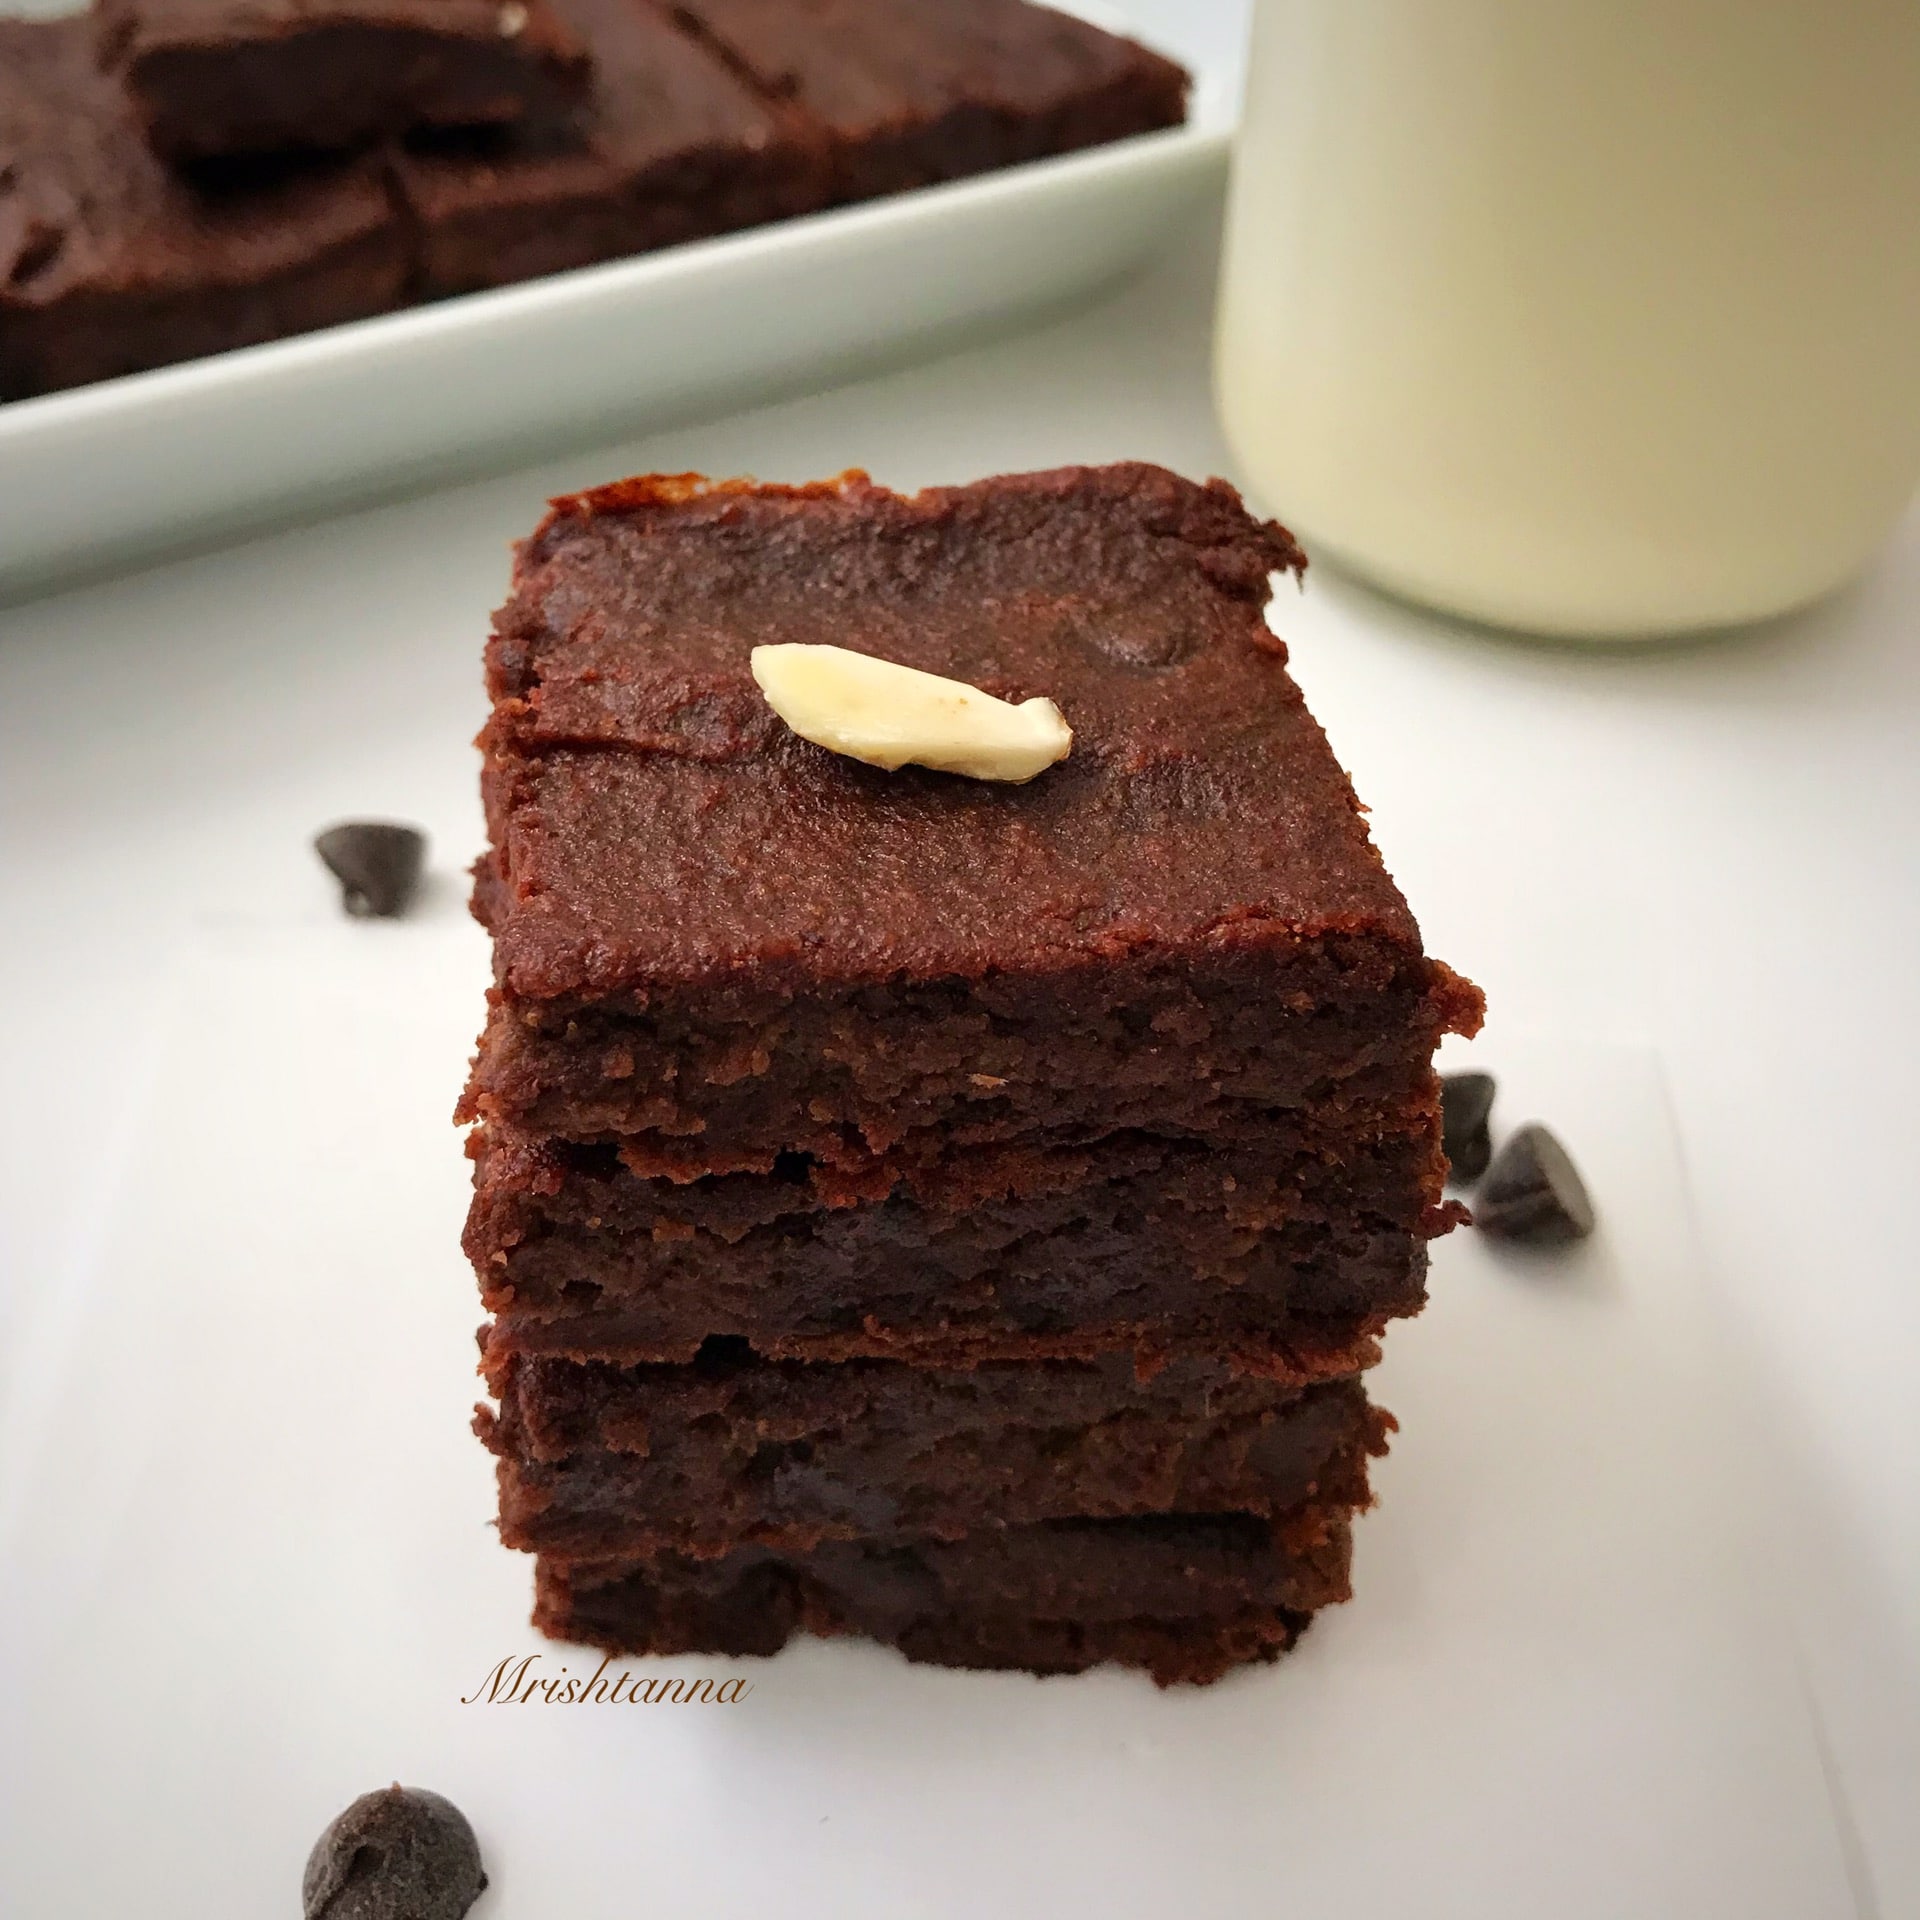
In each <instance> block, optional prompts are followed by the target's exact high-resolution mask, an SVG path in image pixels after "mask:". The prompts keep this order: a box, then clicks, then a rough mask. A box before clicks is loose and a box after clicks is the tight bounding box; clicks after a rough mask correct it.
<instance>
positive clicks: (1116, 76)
mask: <svg viewBox="0 0 1920 1920" xmlns="http://www.w3.org/2000/svg"><path fill="white" fill-rule="evenodd" d="M673 11H674V14H675V16H676V17H677V18H678V19H679V20H681V21H682V22H684V23H685V24H686V25H687V26H688V27H689V28H690V29H691V30H693V31H695V32H697V33H699V34H700V35H702V36H703V37H704V38H705V39H706V40H708V41H709V42H710V44H712V45H713V46H715V47H717V48H719V49H721V50H722V51H723V52H724V53H725V55H726V56H727V58H728V59H729V60H731V61H732V62H733V63H734V64H735V65H736V66H737V67H738V69H739V70H740V71H741V72H742V73H744V74H747V75H748V76H750V77H751V78H752V80H753V81H754V83H755V84H756V85H757V86H758V87H759V88H760V89H761V90H762V91H763V92H764V93H765V94H767V95H768V96H769V97H770V98H774V99H784V100H791V101H792V102H793V103H794V104H795V105H796V106H798V107H800V108H802V109H803V110H804V111H805V112H806V113H807V114H808V115H809V117H810V118H812V119H813V120H815V121H817V122H818V123H819V124H821V125H822V126H823V127H825V128H826V130H827V132H828V135H829V139H830V143H831V154H832V162H833V169H834V192H835V196H836V198H839V199H843V200H859V199H866V198H869V197H871V196H873V195H876V194H885V193H896V192H898V191H900V190H901V189H903V188H907V187H916V186H923V185H926V184H929V183H931V182H934V181H941V180H953V179H957V178H959V177H960V176H962V175H965V174H973V173H984V172H986V171H988V170H989V169H991V168H994V167H1004V166H1010V165H1013V164H1014V163H1016V162H1018V161H1022V160H1032V159H1037V158H1039V157H1040V156H1042V155H1044V154H1052V153H1064V152H1067V151H1069V150H1070V149H1072V148H1075V147H1087V146H1094V145H1098V144H1099V143H1101V142H1104V141H1108V140H1117V139H1121V138H1123V137H1125V136H1126V135H1128V134H1134V133H1144V132H1147V131H1150V130H1152V129H1154V128H1157V127H1170V126H1177V125H1178V124H1179V123H1180V121H1181V120H1183V119H1184V118H1185V116H1186V94H1187V84H1188V83H1187V75H1186V74H1185V72H1183V71H1182V69H1181V68H1179V67H1178V66H1176V65H1175V64H1174V63H1173V62H1172V61H1170V60H1165V59H1162V58H1161V57H1160V55H1158V54H1156V53H1152V52H1150V51H1149V50H1148V49H1147V48H1145V47H1142V46H1140V45H1138V44H1137V43H1136V42H1134V41H1131V40H1125V39H1121V38H1119V37H1118V36H1117V35H1114V34H1110V33H1103V32H1102V31H1101V30H1100V29H1099V28H1098V27H1094V26H1090V25H1088V24H1087V23H1086V22H1085V21H1082V20H1076V19H1073V18H1072V17H1070V16H1069V15H1066V14H1062V13H1056V12H1054V11H1053V10H1052V9H1051V8H1048V7H1039V6H1029V5H1027V4H1026V3H1025V0H946V3H945V4H933V3H932V0H674V5H673Z"/></svg>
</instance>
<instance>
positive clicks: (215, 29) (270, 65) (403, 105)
mask: <svg viewBox="0 0 1920 1920" xmlns="http://www.w3.org/2000/svg"><path fill="white" fill-rule="evenodd" d="M97 7H98V13H99V21H100V41H99V47H100V58H101V61H102V63H103V64H104V65H105V66H106V67H107V68H108V70H109V71H111V72H113V73H115V74H117V75H119V76H121V77H122V78H123V79H124V81H125V84H126V87H127V90H128V92H129V93H130V94H131V95H132V96H133V99H134V102H135V104H136V106H137V107H138V109H139V112H140V115H141V117H142V119H143V120H144V122H145V124H146V128H147V134H148V138H149V139H150V140H151V141H152V143H153V146H154V148H155V150H156V151H157V152H159V153H161V154H164V155H165V156H166V157H167V158H169V159H173V160H198V159H207V158H212V157H220V156H227V155H234V154H249V153H277V152H281V151H285V150H288V149H299V148H347V147H357V146H364V145H367V144H369V143H371V142H373V141H377V140H381V139H385V138H388V137H390V136H394V135H398V134H402V133H407V132H410V131H412V130H413V129H415V128H418V127H464V126H487V125H494V124H498V123H504V122H510V121H515V120H519V119H522V118H525V117H527V116H528V115H537V114H550V113H554V112H558V111H561V110H563V109H564V108H566V107H568V106H571V105H572V104H574V103H575V102H577V101H579V100H580V99H581V98H582V97H583V96H584V95H585V93H586V88H587V75H588V57H587V52H586V49H585V47H584V46H583V45H582V44H581V43H580V41H579V40H578V39H577V38H576V37H575V35H574V34H573V33H572V32H570V31H569V30H568V28H567V27H566V26H565V25H564V24H563V23H562V22H561V20H560V19H559V17H558V16H557V15H556V14H555V13H554V12H553V10H552V9H551V7H550V6H549V5H548V4H547V0H97Z"/></svg>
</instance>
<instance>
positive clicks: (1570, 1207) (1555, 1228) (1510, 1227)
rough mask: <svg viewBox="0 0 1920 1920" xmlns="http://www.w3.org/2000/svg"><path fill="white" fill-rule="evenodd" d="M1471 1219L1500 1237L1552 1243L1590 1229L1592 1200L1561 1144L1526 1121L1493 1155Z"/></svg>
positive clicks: (1582, 1235) (1581, 1237)
mask: <svg viewBox="0 0 1920 1920" xmlns="http://www.w3.org/2000/svg"><path fill="white" fill-rule="evenodd" d="M1473 1223H1474V1225H1475V1226H1477V1227H1479V1228H1480V1229H1482V1231H1484V1232H1486V1233H1493V1234H1498V1235H1499V1236H1500V1237H1501V1238H1502V1239H1505V1240H1520V1241H1525V1242H1527V1243H1528V1244H1530V1245H1533V1246H1552V1245H1555V1244H1557V1243H1559V1242H1562V1241H1567V1240H1584V1239H1585V1238H1586V1237H1587V1235H1588V1234H1590V1233H1591V1232H1592V1231H1593V1202H1592V1200H1590V1199H1589V1198H1588V1197H1587V1186H1586V1182H1585V1181H1584V1180H1582V1179H1581V1178H1580V1174H1579V1170H1578V1169H1577V1168H1576V1167H1575V1166H1574V1164H1573V1162H1572V1160H1571V1159H1569V1158H1568V1156H1567V1150H1566V1148H1565V1147H1563V1146H1562V1145H1561V1144H1560V1142H1559V1141H1558V1140H1556V1139H1555V1138H1554V1137H1553V1135H1552V1134H1550V1133H1549V1132H1548V1131H1547V1130H1546V1128H1545V1127H1543V1126H1539V1125H1537V1124H1531V1123H1530V1124H1529V1125H1527V1126H1524V1127H1522V1128H1521V1129H1520V1130H1519V1132H1517V1133H1516V1134H1515V1135H1514V1136H1513V1138H1512V1139H1510V1140H1509V1141H1508V1142H1507V1144H1506V1145H1505V1146H1504V1147H1502V1148H1501V1149H1500V1151H1499V1153H1498V1154H1497V1155H1496V1156H1495V1158H1494V1162H1493V1165H1492V1167H1490V1168H1489V1169H1488V1171H1487V1177H1486V1179H1485V1181H1483V1182H1482V1184H1481V1187H1480V1191H1479V1192H1478V1193H1477V1194H1476V1195H1475V1196H1474V1202H1473Z"/></svg>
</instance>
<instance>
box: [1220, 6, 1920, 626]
mask: <svg viewBox="0 0 1920 1920" xmlns="http://www.w3.org/2000/svg"><path fill="white" fill-rule="evenodd" d="M1215 383H1216V393H1217V399H1218V404H1219V410H1220V416H1221V421H1222V424H1223V426H1224V429H1225V431H1226V434H1227V437H1228V439H1229V441H1230V443H1231V444H1232V447H1233V450H1234V452H1235V454H1236V455H1237V457H1238V459H1239V461H1240V462H1241V465H1242V468H1243V471H1244V474H1245V476H1246V478H1247V479H1248V481H1249V482H1250V485H1251V489H1252V492H1253V494H1254V496H1255V498H1256V499H1257V500H1258V502H1259V503H1260V504H1261V505H1262V506H1264V507H1265V508H1266V509H1267V510H1268V511H1270V512H1272V513H1275V514H1277V515H1278V516H1279V517H1280V518H1281V519H1283V520H1284V521H1286V523H1287V524H1288V525H1289V526H1290V527H1291V528H1292V529H1293V531H1294V532H1295V533H1296V534H1298V535H1299V536H1300V538H1301V540H1302V542H1303V544H1304V545H1305V546H1306V548H1307V551H1308V553H1309V554H1320V555H1323V556H1324V557H1326V558H1328V559H1331V560H1334V561H1335V562H1337V563H1342V564H1344V565H1346V566H1347V567H1349V568H1351V569H1352V570H1354V571H1355V572H1357V573H1359V574H1361V575H1363V576H1366V577H1368V578H1371V579H1372V580H1374V581H1375V582H1377V583H1378V584H1380V585H1382V586H1384V587H1386V588H1388V589H1389V590H1392V591H1395V592H1398V593H1401V594H1404V595H1407V596H1409V597H1411V598H1414V599H1417V600H1421V601H1425V602H1428V603H1430V604H1432V605H1434V606H1438V607H1441V608H1444V609H1447V610H1449V611H1451V612H1455V613H1459V614H1463V615H1466V616H1468V617H1470V618H1474V619H1480V620H1486V621H1490V622H1494V623H1497V624H1500V625H1506V626H1513V627H1520V628H1525V629H1529V630H1531V631H1535V632H1541V633H1550V634H1564V635H1587V636H1637V635H1654V634H1668V633H1677V632H1684V631H1687V630H1690V629H1695V628H1704V627H1715V626H1724V625H1731V624H1735V623H1739V622H1744V621H1750V620H1755V619H1759V618H1762V617H1764V616H1766V615H1769V614H1774V613H1779V612H1782V611H1784V610H1786V609H1788V608H1792V607H1796V606H1799V605H1801V604H1802V603H1804V602H1807V601H1809V600H1812V599H1814V598H1816V597H1817V596H1819V595H1820V594H1823V593H1825V592H1827V591H1828V590H1829V589H1831V588H1833V587H1835V586H1838V585H1839V584H1840V583H1841V582H1842V581H1844V580H1845V579H1846V578H1847V577H1848V576H1849V575H1850V574H1852V573H1853V572H1854V571H1855V570H1856V569H1858V568H1859V567H1860V566H1861V565H1862V564H1863V563H1864V562H1865V561H1866V559H1867V558H1868V556H1869V555H1870V554H1871V553H1872V552H1873V550H1874V548H1875V547H1876V546H1877V545H1878V544H1879V543H1880V541H1881V540H1882V539H1883V538H1884V537H1885V536H1886V534H1887V533H1888V532H1889V531H1890V529H1891V528H1892V527H1893V525H1894V523H1895V522H1896V521H1897V520H1898V519H1899V517H1900V515H1901V514H1902V512H1903V510H1904V509H1905V508H1906V506H1907V504H1908V502H1909V500H1910V499H1911V497H1912V494H1913V489H1914V486H1915V483H1916V480H1920V0H1259V4H1258V9H1257V16H1256V24H1255V33H1254V46H1253V55H1252V65H1251V71H1250V75H1249V80H1248V89H1247V104H1246V114H1245V120H1244V123H1243V125H1242V129H1241V133H1240V138H1239V145H1238V150H1237V153H1236V157H1235V167H1234V179H1233V187H1232V194H1231V199H1230V207H1229V216H1228V228H1227V246H1226V259H1225V267H1224V273H1223V279H1222V286H1221V298H1220V308H1219V319H1218V336H1217V340H1216V354H1215Z"/></svg>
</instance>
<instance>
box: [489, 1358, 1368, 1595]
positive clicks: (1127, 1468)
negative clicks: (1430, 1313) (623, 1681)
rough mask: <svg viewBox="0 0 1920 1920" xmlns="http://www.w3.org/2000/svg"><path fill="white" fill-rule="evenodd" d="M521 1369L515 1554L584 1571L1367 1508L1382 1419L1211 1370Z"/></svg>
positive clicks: (1308, 1393)
mask: <svg viewBox="0 0 1920 1920" xmlns="http://www.w3.org/2000/svg"><path fill="white" fill-rule="evenodd" d="M715 1348H716V1350H717V1351H716V1352H715V1354H714V1357H712V1358H710V1359H709V1358H703V1359H702V1360H701V1361H699V1362H697V1363H696V1364H695V1365H693V1366H690V1367H629V1368H618V1367H611V1366H605V1365H599V1364H587V1365H581V1364H577V1363H575V1362H571V1361H565V1360H526V1359H507V1360H504V1361H500V1362H498V1363H497V1364H495V1365H494V1366H493V1367H492V1368H490V1370H489V1371H490V1374H491V1380H492V1385H493V1388H494V1391H495V1392H496V1393H497V1395H498V1396H499V1401H500V1409H499V1412H498V1414H497V1415H496V1414H493V1413H490V1412H487V1411H486V1410H484V1409H483V1410H482V1413H481V1415H480V1418H479V1429H480V1431H481V1433H482V1435H483V1437H484V1438H485V1439H486V1441H487V1444H488V1445H489V1446H490V1447H491V1448H492V1449H493V1451H494V1452H495V1454H496V1455H497V1456H498V1457H499V1462H500V1469H499V1473H500V1537H501V1539H502V1540H503V1541H505V1543H506V1544H507V1545H508V1546H511V1547H519V1548H523V1549H526V1550H530V1551H538V1552H543V1553H549V1554H559V1555H567V1556H572V1557H575V1558H581V1559H596V1560H603V1559H609V1558H613V1557H617V1556H621V1555H645V1554H653V1553H660V1552H682V1553H691V1554H694V1555H711V1554H714V1553H720V1552H725V1551H727V1550H728V1549H730V1548H732V1547H735V1546H739V1545H742V1544H747V1543H757V1544H760V1545H764V1546H774V1547H782V1548H791V1547H807V1546H811V1545H814V1544H816V1543H817V1542H819V1541H821V1540H852V1539H860V1540H867V1541H897V1540H902V1539H912V1538H916V1537H919V1536H921V1535H934V1536H937V1537H942V1538H948V1539H951V1538H954V1537H957V1536H958V1535H960V1534H962V1533H966V1532H969V1531H977V1530H979V1529H982V1528H993V1527H1000V1526H1018V1525H1027V1524H1032V1523H1034V1522H1037V1521H1042V1520H1056V1519H1065V1518H1070V1517H1076V1516H1092V1517H1099V1518H1109V1519H1111V1518H1119V1517H1123V1516H1130V1515H1138V1514H1150V1513H1250V1514H1255V1515H1259V1516H1261V1517H1263V1518H1268V1519H1272V1518H1276V1517H1278V1516H1279V1515H1282V1514H1285V1513H1287V1512H1289V1511H1290V1510H1292V1509H1293V1508H1295V1507H1297V1506H1300V1505H1301V1504H1303V1503H1304V1502H1306V1501H1309V1500H1312V1499H1314V1498H1317V1497H1329V1498H1330V1497H1333V1496H1334V1494H1335V1493H1338V1495H1339V1496H1340V1497H1341V1498H1342V1499H1343V1500H1347V1501H1348V1502H1349V1503H1350V1504H1352V1505H1364V1504H1365V1501H1366V1459H1367V1454H1368V1451H1369V1450H1370V1449H1377V1448H1379V1447H1382V1446H1383V1445H1384V1431H1385V1427H1384V1421H1383V1416H1381V1415H1379V1414H1377V1413H1376V1412H1375V1411H1374V1409H1373V1408H1371V1407H1370V1406H1369V1405H1368V1404H1367V1400H1366V1396H1365V1394H1364V1392H1363V1391H1362V1389H1361V1387H1360V1385H1359V1383H1358V1382H1357V1381H1352V1380H1341V1381H1330V1382H1327V1383H1325V1384H1322V1385H1317V1386H1311V1387H1296V1386H1292V1385H1289V1384H1283V1383H1280V1382H1276V1381H1272V1380H1267V1379H1263V1378H1260V1377H1258V1376H1256V1375H1250V1374H1245V1373H1240V1372H1237V1371H1235V1370H1234V1369H1233V1368H1231V1367H1230V1366H1227V1365H1225V1364H1222V1363H1220V1362H1217V1361H1212V1360H1207V1359H1200V1358H1195V1357H1181V1358H1176V1359H1173V1360H1170V1361H1168V1362H1167V1364H1166V1365H1164V1366H1162V1367H1160V1368H1158V1369H1156V1370H1154V1371H1153V1372H1151V1373H1146V1374H1143V1373H1141V1372H1140V1371H1139V1370H1138V1369H1137V1368H1136V1366H1135V1363H1134V1360H1133V1357H1132V1356H1131V1355H1130V1354H1117V1355H1109V1356H1107V1357H1106V1358H1104V1359H1101V1360H1094V1361H1047V1362H1014V1363H993V1362H990V1363H986V1364H983V1365H980V1366H978V1367H972V1368H961V1369H943V1368H934V1367H918V1366H905V1365H900V1364H898V1363H896V1362H892V1361H885V1360H849V1361H843V1362H840V1363H838V1364H836V1365H829V1366H814V1365H807V1364H804V1363H799V1362H793V1361H779V1362H770V1361H763V1360H757V1359H755V1358H753V1357H752V1356H751V1355H748V1354H744V1353H742V1352H740V1351H739V1349H738V1348H737V1347H733V1346H731V1345H728V1344H727V1343H718V1342H717V1343H715Z"/></svg>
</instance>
